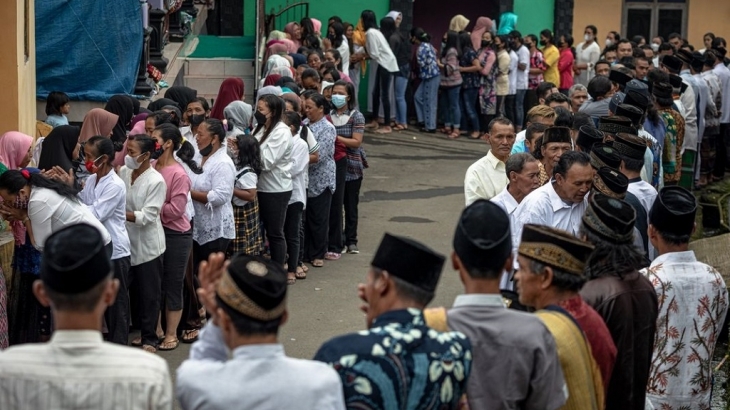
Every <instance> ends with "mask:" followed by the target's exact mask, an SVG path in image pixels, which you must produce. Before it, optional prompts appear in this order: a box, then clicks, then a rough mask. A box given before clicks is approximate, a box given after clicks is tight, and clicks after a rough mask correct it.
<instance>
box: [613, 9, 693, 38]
mask: <svg viewBox="0 0 730 410" xmlns="http://www.w3.org/2000/svg"><path fill="white" fill-rule="evenodd" d="M689 2H690V0H685V1H684V2H662V1H660V0H650V1H628V0H624V1H623V8H622V11H621V32H622V33H628V20H629V10H631V9H633V10H651V17H650V19H651V24H650V28H649V38H647V39H646V41H647V42H651V39H652V38H654V37H656V36H657V35H658V33H659V11H660V10H681V11H682V27H681V29H680V30H679V34H680V35H681V36H682V38H686V37H687V20H688V19H687V17H688V13H689ZM664 40H665V41H666V40H667V39H664Z"/></svg>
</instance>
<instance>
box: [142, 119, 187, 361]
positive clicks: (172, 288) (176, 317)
mask: <svg viewBox="0 0 730 410" xmlns="http://www.w3.org/2000/svg"><path fill="white" fill-rule="evenodd" d="M151 135H152V138H154V139H155V142H156V144H157V145H156V147H158V148H157V149H156V150H155V153H154V155H153V158H155V159H156V161H155V162H154V163H153V164H152V166H153V167H154V169H155V170H156V171H157V172H159V173H160V175H162V179H164V180H165V186H166V193H165V202H164V203H163V204H162V210H161V211H160V221H161V222H162V229H163V230H164V232H165V244H166V247H165V253H164V254H163V258H162V281H161V282H162V299H163V302H162V303H161V304H160V307H161V308H162V307H164V309H163V311H164V314H165V330H164V332H163V329H162V320H161V319H162V317H161V315H160V319H158V320H157V330H156V334H157V336H158V337H159V336H160V335H164V336H163V337H164V338H163V340H162V342H161V343H160V346H159V349H160V350H174V349H175V348H177V346H178V344H179V340H178V338H177V327H178V325H179V324H180V319H181V317H182V309H183V279H184V277H185V266H186V265H187V261H188V256H189V255H190V252H191V251H192V247H193V230H192V226H191V224H190V219H189V218H188V217H187V215H186V209H187V204H188V195H189V193H190V187H191V183H190V177H189V176H188V174H187V172H186V171H185V168H183V166H182V165H181V164H180V163H179V162H178V161H177V160H176V159H175V152H176V151H178V150H180V148H181V147H182V146H183V145H187V146H188V147H187V148H188V149H189V150H192V146H190V143H189V142H187V141H183V139H182V134H180V130H179V129H178V128H177V127H175V126H174V125H172V124H161V125H159V126H158V127H157V128H155V129H154V130H153V131H152V132H151Z"/></svg>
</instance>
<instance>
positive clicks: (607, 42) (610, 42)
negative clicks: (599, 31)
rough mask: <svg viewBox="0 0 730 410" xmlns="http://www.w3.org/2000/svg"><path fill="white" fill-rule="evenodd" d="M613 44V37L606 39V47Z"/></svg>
mask: <svg viewBox="0 0 730 410" xmlns="http://www.w3.org/2000/svg"><path fill="white" fill-rule="evenodd" d="M612 45H613V41H611V39H608V38H607V39H606V47H611V46H612Z"/></svg>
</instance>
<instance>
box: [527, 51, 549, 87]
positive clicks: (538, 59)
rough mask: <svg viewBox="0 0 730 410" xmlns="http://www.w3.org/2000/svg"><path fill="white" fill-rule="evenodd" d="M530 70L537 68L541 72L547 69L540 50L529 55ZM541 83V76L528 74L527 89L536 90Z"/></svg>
mask: <svg viewBox="0 0 730 410" xmlns="http://www.w3.org/2000/svg"><path fill="white" fill-rule="evenodd" d="M530 68H539V69H541V70H546V69H547V65H546V64H545V57H543V55H542V52H541V51H540V50H537V51H535V53H534V54H531V55H530ZM542 81H543V75H542V74H530V77H529V81H528V87H529V88H530V90H536V89H537V86H538V85H540V83H541V82H542Z"/></svg>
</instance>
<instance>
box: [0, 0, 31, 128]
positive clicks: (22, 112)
mask: <svg viewBox="0 0 730 410" xmlns="http://www.w3.org/2000/svg"><path fill="white" fill-rule="evenodd" d="M34 3H35V2H34V0H9V1H4V2H3V6H2V7H3V16H4V17H5V18H4V19H3V24H0V39H2V41H3V46H2V47H3V53H2V55H3V58H0V89H2V90H3V95H4V97H5V101H6V104H4V106H3V115H0V134H3V133H5V132H7V131H20V132H23V133H25V134H28V135H35V121H36V118H35V113H36V108H35V106H36V86H35V9H34V6H35V4H34Z"/></svg>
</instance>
